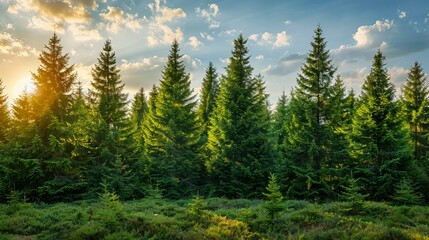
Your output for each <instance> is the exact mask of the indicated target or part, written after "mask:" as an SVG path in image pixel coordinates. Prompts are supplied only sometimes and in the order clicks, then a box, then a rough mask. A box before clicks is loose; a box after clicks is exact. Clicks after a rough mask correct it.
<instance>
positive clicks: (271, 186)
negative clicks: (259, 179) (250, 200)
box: [263, 174, 285, 223]
mask: <svg viewBox="0 0 429 240" xmlns="http://www.w3.org/2000/svg"><path fill="white" fill-rule="evenodd" d="M266 190H267V191H268V193H263V194H264V196H265V197H266V198H268V201H267V202H265V204H264V206H263V207H264V208H265V209H266V210H267V212H268V221H269V222H270V223H272V222H273V221H274V220H276V219H277V218H278V215H279V214H280V213H281V211H283V210H284V209H285V207H284V206H283V204H282V201H283V195H282V193H281V192H280V186H279V185H278V183H277V178H276V175H274V174H270V178H269V182H268V186H267V188H266Z"/></svg>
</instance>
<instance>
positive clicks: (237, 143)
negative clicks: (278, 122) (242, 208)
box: [206, 34, 273, 197]
mask: <svg viewBox="0 0 429 240" xmlns="http://www.w3.org/2000/svg"><path fill="white" fill-rule="evenodd" d="M246 42H247V41H246V40H245V39H244V38H243V36H242V35H241V34H240V36H239V37H238V38H237V39H235V40H234V49H233V51H232V56H231V57H230V61H229V64H228V66H227V67H226V76H223V77H222V79H221V83H220V92H219V96H218V100H217V103H216V107H215V110H214V111H215V113H216V114H213V115H212V117H211V120H210V121H211V124H212V127H211V128H210V130H209V135H208V142H207V149H208V150H209V152H210V158H209V159H207V161H206V165H207V167H208V171H209V173H210V175H211V179H212V184H214V187H215V190H216V192H217V194H218V195H223V196H227V197H255V196H256V195H258V194H259V193H260V192H262V191H263V189H264V186H265V185H266V183H267V179H268V172H269V171H270V167H272V161H273V146H272V142H271V141H270V133H269V128H268V126H267V124H268V122H269V119H267V112H268V111H267V109H266V107H267V104H266V103H267V102H266V97H267V96H266V94H265V92H264V89H263V82H262V79H261V78H255V77H253V76H252V71H253V68H252V67H251V66H250V63H249V56H248V49H247V47H246Z"/></svg>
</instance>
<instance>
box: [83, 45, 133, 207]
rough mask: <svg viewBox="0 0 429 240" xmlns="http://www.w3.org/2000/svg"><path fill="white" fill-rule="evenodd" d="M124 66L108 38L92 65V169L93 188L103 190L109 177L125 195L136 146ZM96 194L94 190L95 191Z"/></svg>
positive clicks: (129, 190) (90, 171)
mask: <svg viewBox="0 0 429 240" xmlns="http://www.w3.org/2000/svg"><path fill="white" fill-rule="evenodd" d="M119 72H120V70H119V69H118V68H117V67H116V54H115V52H114V51H113V48H112V43H111V41H110V40H106V42H105V43H104V46H103V50H102V52H100V55H99V57H98V59H97V63H96V64H95V65H94V67H93V68H92V78H93V79H92V81H91V85H92V88H93V89H92V91H91V92H90V94H91V98H92V99H91V100H92V105H93V106H94V108H95V112H94V114H93V119H92V121H93V122H95V123H96V127H95V129H93V130H92V131H93V136H94V137H93V139H94V140H93V141H92V143H91V144H92V146H91V148H93V149H94V151H93V156H92V159H93V160H94V162H93V163H92V164H93V165H94V167H93V168H90V169H88V173H87V174H88V176H90V177H91V179H90V180H91V181H90V184H91V190H92V191H93V192H94V191H95V192H96V191H99V190H100V189H99V187H100V186H99V183H100V181H103V180H105V181H107V182H109V185H110V186H111V187H112V188H113V190H114V191H115V192H116V193H117V194H119V195H120V196H121V197H122V198H124V199H127V198H129V197H131V194H132V190H131V188H132V186H130V185H129V184H128V182H129V178H130V169H129V168H130V164H131V159H130V154H129V153H130V148H131V146H132V144H131V143H132V141H131V131H130V124H129V120H128V119H127V108H126V105H127V104H128V102H127V94H125V93H124V92H123V88H124V84H123V83H122V81H121V78H120V74H119ZM91 194H94V193H91Z"/></svg>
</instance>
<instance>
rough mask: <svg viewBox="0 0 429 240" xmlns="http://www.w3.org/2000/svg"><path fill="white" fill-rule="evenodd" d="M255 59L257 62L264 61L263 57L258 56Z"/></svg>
mask: <svg viewBox="0 0 429 240" xmlns="http://www.w3.org/2000/svg"><path fill="white" fill-rule="evenodd" d="M255 59H256V60H258V61H262V60H264V56H263V55H258V56H256V57H255Z"/></svg>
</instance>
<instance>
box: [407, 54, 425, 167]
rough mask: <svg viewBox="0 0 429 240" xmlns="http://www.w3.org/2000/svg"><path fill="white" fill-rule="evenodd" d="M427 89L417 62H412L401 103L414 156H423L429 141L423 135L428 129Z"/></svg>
mask: <svg viewBox="0 0 429 240" xmlns="http://www.w3.org/2000/svg"><path fill="white" fill-rule="evenodd" d="M428 95H429V90H428V87H427V84H426V77H425V74H424V73H423V69H422V67H421V66H420V64H419V63H418V62H415V63H414V66H413V67H411V69H410V72H409V73H408V77H407V81H406V83H405V84H404V86H403V104H404V111H405V115H406V120H407V124H408V127H409V129H410V133H411V136H412V139H413V146H414V158H415V159H416V160H420V158H422V157H425V153H426V152H427V150H428V148H429V142H428V141H427V140H426V137H424V135H426V134H428V131H429V121H428V120H427V119H428V117H429V102H428V100H427V98H428Z"/></svg>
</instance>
